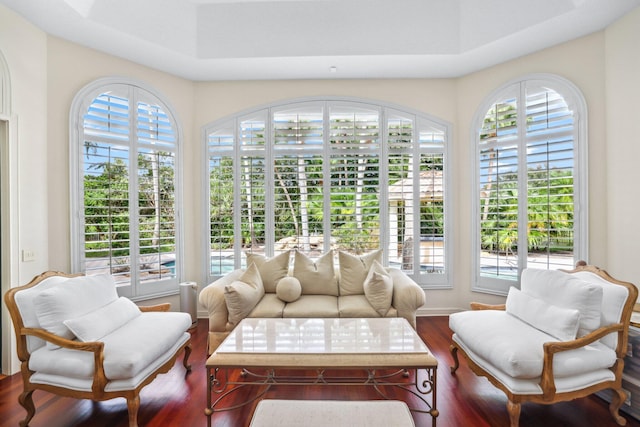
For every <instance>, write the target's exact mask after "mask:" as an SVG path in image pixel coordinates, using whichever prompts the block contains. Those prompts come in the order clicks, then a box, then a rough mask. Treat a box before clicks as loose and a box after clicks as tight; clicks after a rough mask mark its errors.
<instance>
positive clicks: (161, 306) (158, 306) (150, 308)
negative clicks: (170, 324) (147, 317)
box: [138, 302, 171, 313]
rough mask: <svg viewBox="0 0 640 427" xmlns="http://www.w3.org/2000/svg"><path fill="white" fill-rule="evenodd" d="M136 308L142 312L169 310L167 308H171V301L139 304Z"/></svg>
mask: <svg viewBox="0 0 640 427" xmlns="http://www.w3.org/2000/svg"><path fill="white" fill-rule="evenodd" d="M138 308H139V309H140V311H142V312H143V313H144V312H150V311H169V309H170V308H171V303H170V302H165V303H163V304H155V305H141V306H138Z"/></svg>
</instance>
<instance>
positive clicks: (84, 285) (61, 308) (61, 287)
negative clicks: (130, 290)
mask: <svg viewBox="0 0 640 427" xmlns="http://www.w3.org/2000/svg"><path fill="white" fill-rule="evenodd" d="M117 298H118V294H117V292H116V284H115V280H114V279H113V277H112V276H111V275H109V274H100V275H95V276H78V277H73V278H70V279H68V280H65V281H63V282H60V283H59V284H58V285H57V286H54V287H51V288H48V289H46V290H43V291H42V292H40V293H39V294H38V295H37V296H36V297H35V298H34V300H33V303H34V307H35V312H36V316H37V317H38V323H39V324H40V327H42V328H43V329H46V330H47V331H49V332H51V333H54V334H56V335H59V336H61V337H64V338H68V339H72V338H73V337H74V335H73V332H71V330H70V329H69V328H67V326H66V325H65V324H64V323H63V322H64V321H65V320H67V319H73V318H75V317H79V316H82V315H84V314H86V313H89V312H91V311H94V310H96V309H98V308H100V307H103V306H105V305H107V304H109V303H110V302H112V301H115V300H116V299H117ZM47 347H49V348H51V349H55V348H59V346H57V345H55V344H52V343H50V342H47Z"/></svg>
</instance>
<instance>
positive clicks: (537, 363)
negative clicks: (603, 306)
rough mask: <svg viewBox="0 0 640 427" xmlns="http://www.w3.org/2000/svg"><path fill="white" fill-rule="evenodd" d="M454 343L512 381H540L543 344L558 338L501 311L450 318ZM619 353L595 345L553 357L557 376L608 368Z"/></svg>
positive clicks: (459, 314) (599, 344)
mask: <svg viewBox="0 0 640 427" xmlns="http://www.w3.org/2000/svg"><path fill="white" fill-rule="evenodd" d="M449 326H450V328H451V329H452V330H453V331H454V332H455V334H454V338H453V339H454V341H455V342H456V343H458V344H460V346H461V347H462V348H463V350H465V352H468V354H469V353H470V354H473V355H477V356H479V358H481V359H482V360H484V361H485V362H486V363H487V366H493V367H495V368H497V369H499V370H500V371H502V372H504V373H506V374H507V375H509V376H511V377H513V378H538V377H539V376H540V375H541V374H542V362H543V356H544V355H543V344H544V343H545V342H550V341H553V342H557V341H559V340H558V339H556V338H554V337H552V336H550V335H548V334H546V333H544V332H542V331H540V330H538V329H536V328H532V327H531V326H530V325H528V324H527V323H525V322H523V321H522V320H520V319H518V318H517V317H515V316H512V315H511V314H509V313H507V312H505V311H500V310H478V311H473V310H470V311H463V312H460V313H454V314H452V315H450V316H449ZM615 361H616V353H615V351H614V350H612V349H610V348H609V347H607V346H606V345H603V344H601V343H598V342H596V343H594V344H591V345H588V346H586V347H580V348H578V349H575V350H569V351H564V352H560V353H558V354H556V355H555V356H554V363H553V368H554V370H553V371H554V376H555V377H557V378H561V377H569V376H572V375H578V374H582V373H587V372H590V371H596V370H599V369H606V368H609V367H611V366H612V365H613V364H614V363H615Z"/></svg>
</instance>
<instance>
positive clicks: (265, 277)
mask: <svg viewBox="0 0 640 427" xmlns="http://www.w3.org/2000/svg"><path fill="white" fill-rule="evenodd" d="M246 255H247V265H251V264H252V263H255V265H256V266H258V270H259V271H260V276H261V277H262V284H263V285H264V291H265V292H275V291H276V286H277V285H278V282H279V281H280V279H282V278H283V277H285V276H286V275H287V274H288V273H289V259H290V258H291V251H285V252H282V253H281V254H278V255H276V256H274V257H272V258H267V257H265V256H264V255H261V254H253V253H250V252H248V253H247V254H246Z"/></svg>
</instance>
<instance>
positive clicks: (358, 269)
mask: <svg viewBox="0 0 640 427" xmlns="http://www.w3.org/2000/svg"><path fill="white" fill-rule="evenodd" d="M338 261H339V264H340V276H339V277H340V283H339V285H340V295H362V294H363V293H364V290H363V287H362V285H363V284H364V279H366V278H367V274H368V273H369V270H370V269H371V265H372V264H373V261H378V262H382V249H378V250H375V251H373V252H369V253H368V254H364V255H352V254H350V253H348V252H344V251H338Z"/></svg>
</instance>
